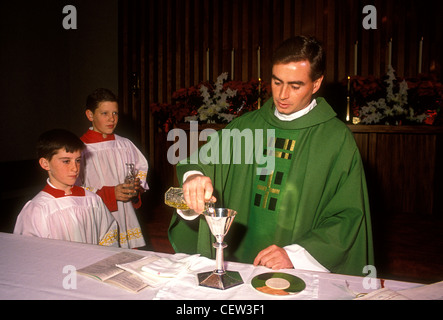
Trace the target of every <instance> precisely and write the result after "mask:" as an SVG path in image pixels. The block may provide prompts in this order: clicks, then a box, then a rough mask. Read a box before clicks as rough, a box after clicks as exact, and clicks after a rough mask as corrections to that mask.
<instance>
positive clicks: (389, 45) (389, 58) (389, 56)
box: [388, 38, 392, 68]
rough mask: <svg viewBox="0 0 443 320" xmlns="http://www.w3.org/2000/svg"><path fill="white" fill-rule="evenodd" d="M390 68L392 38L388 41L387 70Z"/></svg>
mask: <svg viewBox="0 0 443 320" xmlns="http://www.w3.org/2000/svg"><path fill="white" fill-rule="evenodd" d="M390 66H392V38H391V39H389V44H388V68H389V67H390Z"/></svg>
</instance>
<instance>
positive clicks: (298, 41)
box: [272, 36, 326, 81]
mask: <svg viewBox="0 0 443 320" xmlns="http://www.w3.org/2000/svg"><path fill="white" fill-rule="evenodd" d="M304 60H308V61H309V63H310V64H311V74H310V76H311V80H312V81H315V80H317V79H319V78H320V77H321V76H322V75H323V74H324V72H325V62H326V58H325V52H324V50H323V47H322V45H321V44H320V42H319V41H318V40H317V39H315V38H314V37H306V36H295V37H293V38H289V39H287V40H285V41H284V42H283V43H282V44H280V46H279V47H278V48H277V49H276V50H275V52H274V55H273V57H272V66H274V65H275V64H287V63H290V62H299V61H304Z"/></svg>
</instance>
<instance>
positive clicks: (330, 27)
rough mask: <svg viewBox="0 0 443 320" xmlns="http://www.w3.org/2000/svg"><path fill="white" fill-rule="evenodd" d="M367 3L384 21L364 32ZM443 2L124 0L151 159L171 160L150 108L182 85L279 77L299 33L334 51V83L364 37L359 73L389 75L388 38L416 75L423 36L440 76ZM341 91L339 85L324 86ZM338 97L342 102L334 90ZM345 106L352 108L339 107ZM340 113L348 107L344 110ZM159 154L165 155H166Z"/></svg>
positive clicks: (330, 71)
mask: <svg viewBox="0 0 443 320" xmlns="http://www.w3.org/2000/svg"><path fill="white" fill-rule="evenodd" d="M366 4H371V5H374V6H375V7H376V9H377V29H376V30H365V29H364V28H363V26H362V20H363V18H364V17H365V14H363V13H362V10H363V7H364V6H365V5H366ZM440 7H441V4H439V2H430V1H429V2H428V1H418V0H406V1H403V0H392V1H384V0H374V1H364V0H357V1H356V0H162V1H144V0H131V1H120V2H119V14H120V79H121V82H120V89H119V91H120V92H119V95H120V97H121V100H122V102H121V105H122V109H123V112H124V114H125V115H128V117H129V118H130V119H133V122H134V124H133V125H134V128H135V129H136V131H137V135H138V136H139V138H140V139H139V140H140V141H141V144H142V149H143V151H145V152H146V153H147V154H148V157H149V161H150V164H151V167H152V168H153V169H155V167H156V166H157V167H158V166H163V164H160V163H161V162H164V161H166V158H165V154H164V150H161V149H158V148H157V147H156V146H158V142H159V141H164V139H165V136H159V133H158V130H157V128H155V127H154V125H153V124H154V121H153V119H152V117H151V115H150V112H149V105H150V104H151V103H152V102H160V103H163V102H170V101H171V96H172V93H173V92H174V91H175V90H177V89H180V88H183V87H189V86H191V85H195V84H197V83H199V82H200V81H203V80H207V71H208V70H207V66H206V65H207V64H206V55H207V50H208V49H209V78H210V80H215V79H216V78H217V76H218V75H219V74H220V73H222V72H229V73H230V72H231V52H232V50H233V49H234V53H235V71H234V74H233V75H230V76H232V78H233V79H235V80H243V81H248V80H250V79H251V78H257V76H258V70H257V69H258V64H257V49H258V47H260V53H261V59H260V60H261V61H260V66H261V67H260V75H261V77H262V78H263V79H264V80H267V81H269V79H270V73H271V70H270V67H271V66H270V59H271V55H272V52H273V51H274V49H275V48H276V46H277V45H278V44H279V43H281V42H282V41H283V40H284V39H286V38H288V37H290V36H293V35H297V34H305V35H313V36H316V37H317V38H318V39H319V40H321V41H322V42H323V44H324V47H325V48H326V52H327V65H326V68H327V70H326V76H325V86H326V85H328V84H330V85H334V84H337V83H338V82H340V81H342V80H344V79H345V78H346V76H347V75H350V74H351V75H352V74H354V58H355V56H354V44H355V43H356V41H358V74H360V75H365V76H366V75H369V74H373V75H375V76H381V75H383V74H384V73H385V71H386V69H387V55H388V54H387V48H388V41H389V39H391V38H392V41H393V46H392V48H393V50H392V64H393V67H394V69H396V70H397V74H398V75H399V76H407V77H410V76H415V75H417V70H418V68H417V61H418V45H419V41H420V39H421V37H424V46H423V72H429V71H433V72H437V73H438V74H441V61H442V55H443V54H442V53H443V51H442V47H443V28H442V23H441V18H440V14H441V10H440V9H439V8H440ZM330 91H333V92H332V94H334V95H336V94H337V93H336V92H337V90H329V91H325V95H328V94H330V93H329V92H330ZM326 98H327V99H329V100H330V101H333V102H334V101H341V99H339V98H338V99H337V97H335V96H334V97H329V96H326ZM334 107H337V108H338V109H339V108H341V107H343V108H345V100H343V106H340V105H337V106H334ZM338 113H340V111H338ZM159 153H160V154H159Z"/></svg>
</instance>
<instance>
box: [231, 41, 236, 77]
mask: <svg viewBox="0 0 443 320" xmlns="http://www.w3.org/2000/svg"><path fill="white" fill-rule="evenodd" d="M234 59H235V55H234V48H232V51H231V80H234Z"/></svg>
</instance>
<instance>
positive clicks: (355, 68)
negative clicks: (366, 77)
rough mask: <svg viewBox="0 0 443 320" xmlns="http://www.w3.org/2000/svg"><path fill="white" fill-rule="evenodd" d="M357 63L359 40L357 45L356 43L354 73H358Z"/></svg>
mask: <svg viewBox="0 0 443 320" xmlns="http://www.w3.org/2000/svg"><path fill="white" fill-rule="evenodd" d="M357 63H358V41H355V45H354V75H357Z"/></svg>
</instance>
